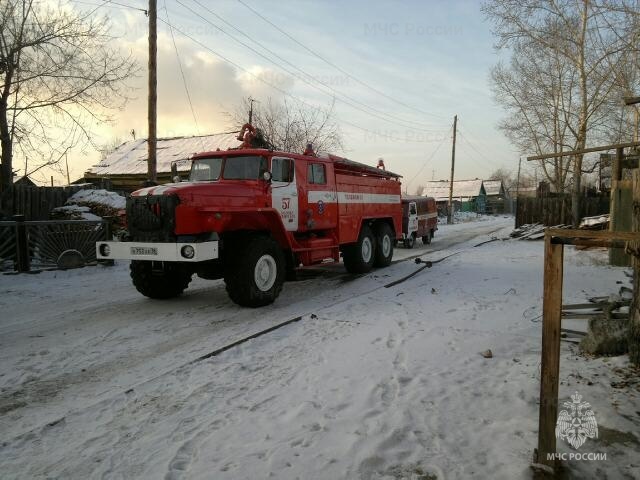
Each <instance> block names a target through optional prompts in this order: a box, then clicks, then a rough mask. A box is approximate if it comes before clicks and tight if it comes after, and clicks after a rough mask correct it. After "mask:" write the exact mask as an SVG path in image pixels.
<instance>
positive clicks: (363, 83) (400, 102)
mask: <svg viewBox="0 0 640 480" xmlns="http://www.w3.org/2000/svg"><path fill="white" fill-rule="evenodd" d="M237 1H238V2H239V3H241V4H242V5H244V6H245V7H246V8H248V9H249V10H251V11H252V12H253V13H254V14H255V15H257V16H258V17H260V18H261V19H262V20H264V21H265V22H267V23H268V24H269V25H271V26H272V27H273V28H275V29H276V30H278V31H279V32H280V33H282V34H283V35H285V36H286V37H287V38H289V39H290V40H292V41H293V42H295V43H296V44H298V45H300V46H301V47H302V48H304V49H305V50H307V51H308V52H309V53H311V54H312V55H313V56H314V57H317V58H319V59H320V60H322V61H323V62H325V63H326V64H327V65H329V66H331V67H333V68H335V69H337V70H339V71H340V72H342V73H343V74H345V75H346V76H348V77H349V78H351V79H352V80H354V81H355V82H357V83H359V84H360V85H362V86H364V87H366V88H368V89H369V90H371V91H373V92H376V93H377V94H378V95H382V96H383V97H385V98H387V99H389V100H391V101H392V102H395V103H398V104H400V105H402V106H404V107H406V108H409V109H411V110H413V111H415V112H418V113H421V114H423V115H430V116H432V117H436V118H443V117H442V116H441V115H436V114H434V113H429V112H425V111H424V110H420V109H419V108H416V107H414V106H412V105H409V104H407V103H405V102H403V101H401V100H398V99H396V98H394V97H391V96H390V95H387V94H386V93H384V92H383V91H381V90H379V89H377V88H376V87H373V86H371V85H369V84H368V83H366V82H364V81H362V80H360V79H359V78H357V77H355V76H353V75H351V74H350V73H349V72H347V71H346V70H344V69H343V68H342V67H339V66H338V65H336V64H335V63H333V62H331V61H329V60H327V59H326V58H325V57H323V56H322V55H320V54H319V53H317V52H316V51H314V50H312V49H311V48H309V47H307V46H306V45H304V44H303V43H301V42H300V41H298V40H297V39H295V38H294V37H293V36H291V35H290V34H289V33H288V32H286V31H284V30H283V29H281V28H280V27H279V26H278V25H276V24H275V23H273V22H272V21H271V20H269V19H268V18H266V17H265V16H263V15H262V14H261V13H260V12H258V11H256V10H254V9H253V8H252V7H251V6H249V5H247V4H246V3H245V2H244V1H243V0H237Z"/></svg>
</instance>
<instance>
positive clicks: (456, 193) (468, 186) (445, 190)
mask: <svg viewBox="0 0 640 480" xmlns="http://www.w3.org/2000/svg"><path fill="white" fill-rule="evenodd" d="M482 193H484V191H483V187H482V180H478V179H475V180H454V182H453V198H454V199H458V200H460V199H463V200H465V199H469V198H474V197H477V196H478V195H481V194H482ZM422 194H423V195H425V196H427V197H433V198H435V199H436V200H437V201H440V200H448V199H449V181H448V180H439V181H431V182H426V184H425V187H424V191H423V192H422Z"/></svg>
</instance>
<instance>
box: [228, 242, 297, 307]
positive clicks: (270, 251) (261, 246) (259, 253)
mask: <svg viewBox="0 0 640 480" xmlns="http://www.w3.org/2000/svg"><path fill="white" fill-rule="evenodd" d="M229 253H230V254H231V255H233V258H232V259H230V261H229V264H228V267H227V270H226V273H225V276H224V282H225V284H226V286H227V293H228V294H229V298H231V300H233V301H234V302H235V303H237V304H238V305H240V306H243V307H253V308H255V307H262V306H265V305H269V304H270V303H273V302H274V300H275V299H276V298H278V295H280V291H281V290H282V284H283V283H284V279H285V275H286V268H285V258H284V254H283V252H282V249H281V248H280V245H278V244H277V243H276V241H275V240H273V239H272V238H270V237H265V236H259V237H254V238H251V239H249V240H247V241H246V242H242V243H241V244H240V245H239V246H238V247H237V248H235V249H233V250H232V251H231V252H229Z"/></svg>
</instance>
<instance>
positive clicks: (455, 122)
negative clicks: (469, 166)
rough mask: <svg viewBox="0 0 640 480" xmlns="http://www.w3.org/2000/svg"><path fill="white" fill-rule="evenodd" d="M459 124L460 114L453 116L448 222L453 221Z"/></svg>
mask: <svg viewBox="0 0 640 480" xmlns="http://www.w3.org/2000/svg"><path fill="white" fill-rule="evenodd" d="M457 125H458V115H455V116H454V117H453V146H452V147H451V183H449V209H448V210H449V211H448V212H447V223H448V224H449V225H451V224H452V223H453V171H454V167H455V164H456V127H457Z"/></svg>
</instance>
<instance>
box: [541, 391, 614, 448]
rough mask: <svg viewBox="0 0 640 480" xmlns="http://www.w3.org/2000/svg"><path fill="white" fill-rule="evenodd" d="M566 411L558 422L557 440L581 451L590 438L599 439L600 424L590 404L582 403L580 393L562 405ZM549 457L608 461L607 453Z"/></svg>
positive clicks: (563, 411) (562, 411) (561, 414)
mask: <svg viewBox="0 0 640 480" xmlns="http://www.w3.org/2000/svg"><path fill="white" fill-rule="evenodd" d="M562 405H563V406H564V410H561V411H560V413H559V414H558V421H557V422H556V438H558V439H560V440H564V441H565V442H567V443H568V444H569V445H571V447H573V448H574V449H575V450H577V449H579V448H580V447H581V446H582V445H584V443H585V442H586V441H587V439H588V438H598V423H597V422H596V417H595V415H594V414H593V410H592V409H591V405H590V404H589V402H583V401H582V395H580V394H579V393H578V392H576V393H574V394H573V395H571V401H570V402H569V401H566V402H564V403H563V404H562ZM547 457H548V458H549V459H550V460H551V459H557V460H606V459H607V454H606V453H594V452H585V453H577V452H576V453H574V452H571V453H569V454H567V453H559V452H556V453H547Z"/></svg>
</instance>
